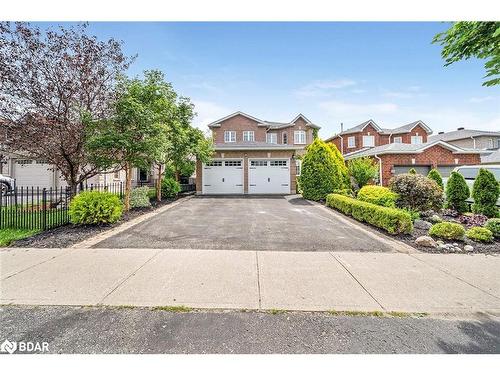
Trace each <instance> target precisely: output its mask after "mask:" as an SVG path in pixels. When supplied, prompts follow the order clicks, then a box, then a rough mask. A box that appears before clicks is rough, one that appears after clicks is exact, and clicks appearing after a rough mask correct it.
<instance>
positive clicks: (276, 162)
mask: <svg viewBox="0 0 500 375" xmlns="http://www.w3.org/2000/svg"><path fill="white" fill-rule="evenodd" d="M287 164H288V160H271V161H270V164H269V165H270V166H271V167H286V166H287Z"/></svg>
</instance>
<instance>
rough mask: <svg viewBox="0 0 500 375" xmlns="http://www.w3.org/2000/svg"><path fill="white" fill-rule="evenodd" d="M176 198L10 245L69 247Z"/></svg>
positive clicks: (56, 230) (58, 229)
mask: <svg viewBox="0 0 500 375" xmlns="http://www.w3.org/2000/svg"><path fill="white" fill-rule="evenodd" d="M175 200H176V199H164V200H162V201H161V202H157V201H152V202H151V204H152V206H151V207H142V208H134V209H132V210H130V211H129V212H126V213H124V214H123V216H122V218H121V219H120V220H119V221H118V222H116V223H114V224H110V225H72V224H67V225H64V226H61V227H57V228H54V229H50V230H48V231H45V232H42V233H39V234H36V235H34V236H32V237H29V238H25V239H22V240H18V241H15V242H13V243H12V244H11V245H10V246H9V247H34V248H56V247H69V246H71V245H74V244H76V243H78V242H81V241H83V240H86V239H88V238H91V237H93V236H95V235H97V234H99V233H101V232H104V231H106V230H109V229H111V228H114V227H117V226H119V225H121V224H123V223H124V222H127V221H129V220H132V219H135V218H136V217H138V216H141V215H144V214H147V213H149V212H152V211H155V210H157V209H158V208H160V207H163V206H165V205H168V204H170V203H172V202H174V201H175Z"/></svg>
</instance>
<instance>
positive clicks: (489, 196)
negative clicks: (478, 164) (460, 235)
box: [472, 168, 500, 217]
mask: <svg viewBox="0 0 500 375" xmlns="http://www.w3.org/2000/svg"><path fill="white" fill-rule="evenodd" d="M499 195H500V188H499V186H498V181H497V180H496V178H495V176H494V175H493V173H491V172H490V171H488V170H486V169H484V168H481V169H479V173H478V175H477V177H476V180H475V181H474V186H473V187H472V198H473V199H474V204H473V205H472V211H473V212H474V213H477V214H483V215H486V216H488V217H498V216H499V215H498V214H499V211H498V207H497V206H496V203H497V200H498V196H499Z"/></svg>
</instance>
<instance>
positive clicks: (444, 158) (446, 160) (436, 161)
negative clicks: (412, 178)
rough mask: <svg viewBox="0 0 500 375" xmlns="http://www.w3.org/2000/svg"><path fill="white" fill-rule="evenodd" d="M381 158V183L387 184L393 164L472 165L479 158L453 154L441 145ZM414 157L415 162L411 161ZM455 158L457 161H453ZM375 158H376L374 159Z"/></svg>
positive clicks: (478, 161)
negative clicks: (417, 152)
mask: <svg viewBox="0 0 500 375" xmlns="http://www.w3.org/2000/svg"><path fill="white" fill-rule="evenodd" d="M380 158H381V159H382V184H383V185H384V186H387V185H388V184H389V180H390V179H391V177H393V175H392V173H391V169H392V168H393V166H395V165H430V166H432V167H437V166H439V165H457V166H459V165H472V164H479V163H480V162H481V158H480V156H479V154H454V153H453V152H452V151H450V150H448V149H447V148H444V147H442V146H439V145H436V146H433V147H431V148H428V149H427V150H425V151H424V152H422V153H421V154H387V155H380ZM412 159H415V164H413V163H412ZM455 159H457V161H458V163H456V162H455ZM375 160H376V159H375Z"/></svg>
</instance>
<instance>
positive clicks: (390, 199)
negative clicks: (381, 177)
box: [357, 185, 398, 207]
mask: <svg viewBox="0 0 500 375" xmlns="http://www.w3.org/2000/svg"><path fill="white" fill-rule="evenodd" d="M357 198H358V199H359V200H360V201H364V202H370V203H373V204H376V205H378V206H384V207H395V205H396V199H397V198H398V195H397V194H396V193H394V192H393V191H391V190H390V189H389V188H386V187H384V186H377V185H365V186H363V187H362V188H361V190H360V191H359V192H358V196H357Z"/></svg>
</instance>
